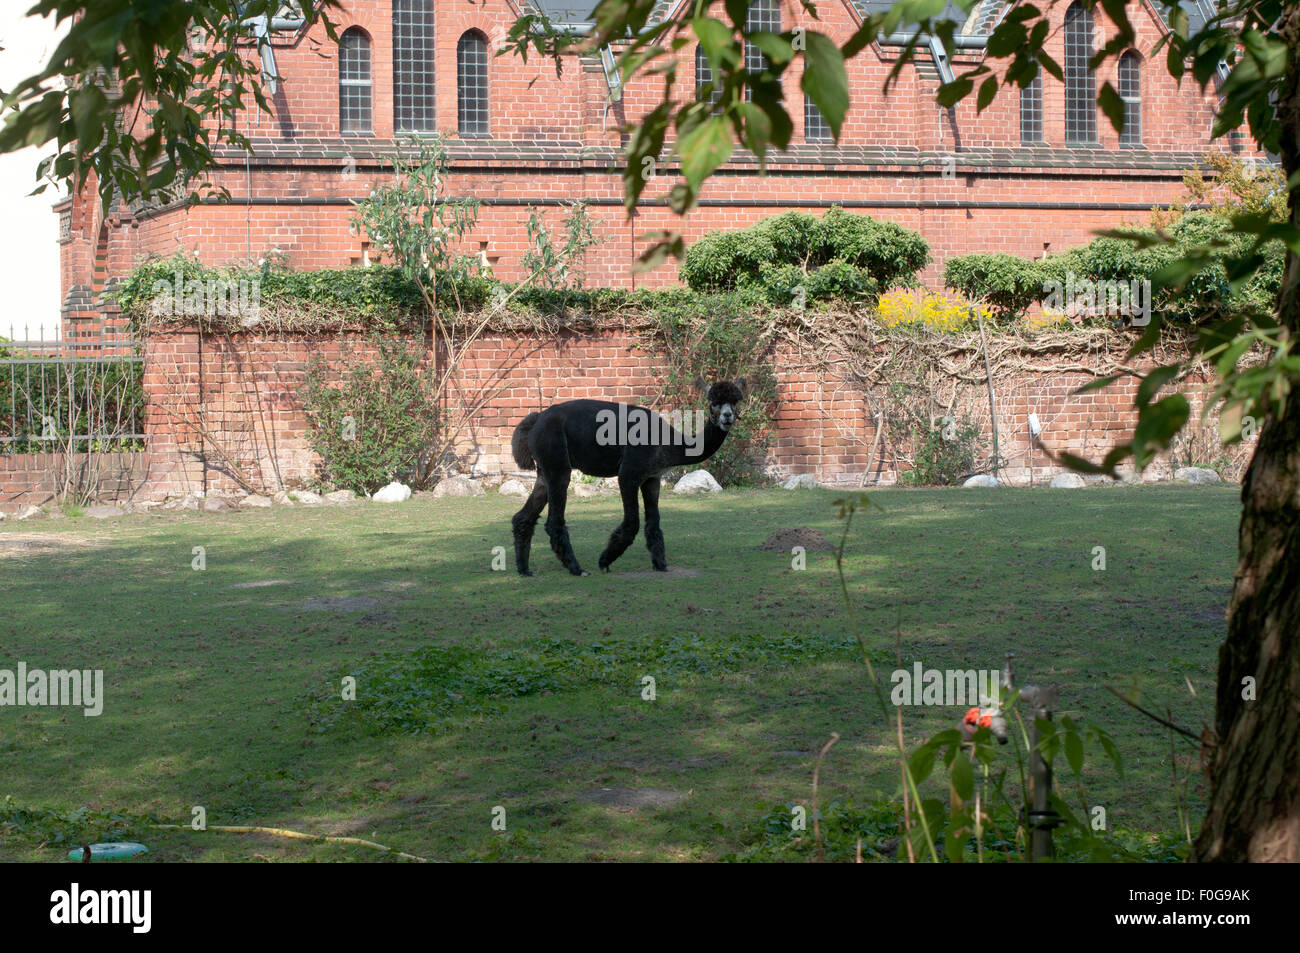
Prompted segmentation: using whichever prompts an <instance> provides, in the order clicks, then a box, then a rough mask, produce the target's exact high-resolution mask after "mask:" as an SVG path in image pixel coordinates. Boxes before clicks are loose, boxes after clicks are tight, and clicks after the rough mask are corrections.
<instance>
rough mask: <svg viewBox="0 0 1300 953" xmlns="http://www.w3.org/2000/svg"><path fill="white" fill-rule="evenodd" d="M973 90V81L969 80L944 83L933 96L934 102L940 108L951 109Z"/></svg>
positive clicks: (962, 79) (963, 79)
mask: <svg viewBox="0 0 1300 953" xmlns="http://www.w3.org/2000/svg"><path fill="white" fill-rule="evenodd" d="M974 88H975V81H974V80H970V79H965V78H961V79H955V80H953V81H952V82H951V83H944V84H943V85H942V86H940V87H939V92H938V93H937V94H936V95H935V97H934V98H935V101H936V102H938V103H939V105H940V106H944V107H946V108H951V107H953V106H956V105H957V104H958V103H959V102H961V101H962V100H963V99H965V98H966V97H967V96H969V95H970V91H971V90H972V89H974Z"/></svg>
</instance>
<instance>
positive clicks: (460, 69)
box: [456, 30, 489, 137]
mask: <svg viewBox="0 0 1300 953" xmlns="http://www.w3.org/2000/svg"><path fill="white" fill-rule="evenodd" d="M456 120H457V123H458V126H457V128H459V129H460V134H461V135H462V136H467V137H470V136H486V135H488V134H489V131H488V48H487V37H485V36H484V35H483V34H482V33H480V32H478V30H470V31H469V32H467V33H465V34H464V35H463V36H461V38H460V42H459V43H457V44H456Z"/></svg>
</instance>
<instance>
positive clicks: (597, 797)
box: [582, 788, 686, 809]
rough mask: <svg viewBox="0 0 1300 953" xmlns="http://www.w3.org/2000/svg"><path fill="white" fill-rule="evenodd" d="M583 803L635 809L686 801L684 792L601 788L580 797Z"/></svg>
mask: <svg viewBox="0 0 1300 953" xmlns="http://www.w3.org/2000/svg"><path fill="white" fill-rule="evenodd" d="M582 799H583V800H584V801H594V802H595V803H597V804H600V805H603V806H604V807H614V808H623V809H635V808H638V807H671V806H672V805H674V804H676V803H678V802H679V801H684V800H686V793H685V792H684V791H669V790H667V789H665V788H601V789H600V790H599V791H588V792H586V793H585V794H583V795H582Z"/></svg>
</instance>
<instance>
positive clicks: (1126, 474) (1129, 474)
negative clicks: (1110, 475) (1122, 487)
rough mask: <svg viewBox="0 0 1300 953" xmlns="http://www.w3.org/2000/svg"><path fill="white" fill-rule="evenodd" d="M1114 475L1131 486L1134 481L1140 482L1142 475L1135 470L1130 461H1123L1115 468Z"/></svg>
mask: <svg viewBox="0 0 1300 953" xmlns="http://www.w3.org/2000/svg"><path fill="white" fill-rule="evenodd" d="M1115 475H1116V476H1118V477H1119V481H1120V482H1121V483H1126V484H1128V485H1130V486H1132V485H1133V484H1135V483H1141V482H1142V476H1141V474H1139V473H1138V472H1137V470H1136V469H1135V468H1134V466H1133V464H1131V463H1123V464H1120V465H1119V466H1117V467H1116V468H1115Z"/></svg>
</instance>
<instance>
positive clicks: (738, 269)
mask: <svg viewBox="0 0 1300 953" xmlns="http://www.w3.org/2000/svg"><path fill="white" fill-rule="evenodd" d="M929 261H930V248H929V245H927V244H926V241H925V239H924V238H922V237H921V236H920V235H918V234H917V233H916V232H913V231H910V230H908V229H906V228H903V227H902V226H900V225H896V224H894V223H893V222H877V221H875V220H874V219H872V218H869V217H867V216H865V215H852V214H849V213H848V212H845V211H844V210H843V209H841V208H838V207H836V208H832V209H830V211H828V212H827V213H826V215H825V216H824V217H822V218H820V219H819V218H816V217H815V216H812V215H808V214H806V213H804V212H785V213H783V214H781V215H774V216H772V217H771V218H766V219H764V220H763V221H761V222H758V223H757V224H755V225H752V226H750V227H749V228H742V229H739V230H736V231H730V232H710V233H708V234H707V235H705V236H704V237H702V238H701V239H699V240H698V241H697V242H695V243H694V244H693V245H692V246H691V247H690V248H689V249H688V250H687V252H686V257H685V259H684V260H683V262H682V268H681V279H682V280H683V281H684V282H686V284H687V285H689V286H690V287H691V288H692V289H693V290H695V291H700V292H716V291H729V290H732V289H735V288H743V287H746V286H748V285H757V286H759V287H760V288H762V289H764V293H765V296H767V297H768V300H770V301H772V302H773V303H778V304H788V303H789V301H790V297H789V294H790V289H792V288H794V287H796V286H797V285H798V284H799V283H800V282H795V283H793V284H792V283H791V281H790V275H791V272H790V271H789V266H793V267H795V268H797V269H798V270H799V271H800V272H803V273H804V274H806V275H807V276H808V277H809V279H810V281H808V282H802V283H803V284H804V287H805V289H806V291H807V296H808V299H810V300H818V299H825V298H828V297H837V296H839V294H840V291H841V290H843V292H844V294H845V295H846V296H847V297H850V298H854V299H859V300H861V299H865V298H872V297H874V296H875V295H876V293H877V292H878V291H879V290H882V289H888V288H891V287H894V286H897V285H911V284H914V283H915V276H916V273H917V272H918V271H920V270H921V269H922V268H924V267H925V266H926V265H927V264H928V263H929ZM828 267H829V268H830V270H829V271H827V272H826V273H825V274H821V275H819V274H818V273H819V272H821V271H822V270H823V269H825V268H828ZM849 269H853V270H852V271H850V270H849ZM814 288H815V289H817V290H816V292H814Z"/></svg>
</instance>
